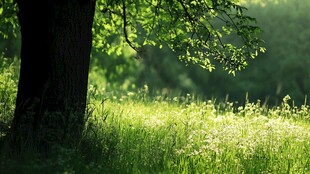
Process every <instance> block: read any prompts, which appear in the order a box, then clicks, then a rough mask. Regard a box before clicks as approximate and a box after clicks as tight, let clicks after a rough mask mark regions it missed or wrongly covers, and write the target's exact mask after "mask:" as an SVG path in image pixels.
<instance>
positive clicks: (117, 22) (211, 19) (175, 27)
mask: <svg viewBox="0 0 310 174" xmlns="http://www.w3.org/2000/svg"><path fill="white" fill-rule="evenodd" d="M0 5H1V6H0V15H1V16H2V17H1V20H0V23H1V28H0V35H2V36H4V37H5V38H7V37H8V31H16V29H17V28H18V26H17V20H16V15H14V13H15V12H16V10H17V9H16V6H15V5H14V1H13V0H3V1H2V3H1V4H0ZM246 10H247V9H246V8H245V7H243V6H240V5H238V2H237V1H236V0H202V1H201V0H177V1H172V0H156V1H153V0H146V1H144V0H116V1H114V0H97V9H96V15H95V22H94V27H93V32H94V41H93V46H94V47H95V48H96V49H97V50H101V51H104V52H106V53H108V54H111V53H113V52H116V53H117V54H121V48H122V46H124V45H125V44H129V46H130V47H132V48H133V49H134V50H136V51H137V57H143V54H144V46H145V45H158V46H159V47H162V45H163V44H167V45H168V47H169V48H170V49H171V50H173V51H174V52H176V53H177V54H178V55H179V59H180V60H181V61H183V62H185V63H186V64H187V63H193V64H199V65H200V66H201V67H203V68H205V69H208V70H210V71H212V70H213V69H214V68H215V64H214V61H218V62H220V63H221V64H222V65H223V67H224V69H225V70H228V71H229V72H230V73H235V71H237V70H241V69H244V68H245V67H246V65H247V60H248V58H255V57H256V56H257V55H258V52H264V51H265V49H264V48H263V47H261V43H262V40H260V39H259V37H258V35H259V33H260V31H261V30H260V28H259V27H258V26H257V24H256V20H255V19H254V18H252V17H250V16H247V15H246V14H245V13H244V11H246ZM14 33H16V32H14ZM229 35H230V36H232V37H233V38H234V39H235V40H240V41H241V42H242V44H241V45H236V44H232V43H229V42H224V40H223V38H225V37H227V36H229ZM111 40H112V42H111Z"/></svg>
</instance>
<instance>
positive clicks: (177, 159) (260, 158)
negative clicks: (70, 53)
mask: <svg viewBox="0 0 310 174" xmlns="http://www.w3.org/2000/svg"><path fill="white" fill-rule="evenodd" d="M2 67H5V68H3V69H2V70H1V74H0V79H1V78H2V79H6V80H4V81H1V82H2V83H0V95H1V99H0V106H1V108H0V120H1V121H3V122H9V120H10V119H11V117H12V113H13V109H14V96H15V93H16V90H15V87H16V80H14V79H16V78H15V77H16V74H15V73H14V72H15V71H14V70H15V69H14V67H15V66H14V65H13V64H12V63H8V62H7V63H2ZM10 79H13V80H10ZM8 84H9V85H8ZM14 85H15V86H14ZM149 96H150V95H149V91H148V89H147V86H145V87H144V88H143V89H140V90H137V91H134V92H115V91H107V90H104V89H96V88H95V87H94V86H92V85H90V88H89V101H88V103H89V104H88V108H89V111H88V116H89V117H88V122H87V124H86V126H85V131H84V137H83V140H81V143H80V144H79V145H77V147H76V149H65V148H57V149H55V154H53V156H52V157H51V158H50V159H46V160H41V159H36V158H35V157H34V158H30V157H32V156H31V154H29V156H26V158H20V159H14V160H12V159H5V158H4V157H2V156H1V157H0V171H1V172H2V173H122V174H123V173H143V174H144V173H184V174H187V173H199V174H200V173H216V174H217V173H227V174H231V173H236V174H239V173H240V174H241V173H245V174H256V173H257V174H258V173H260V174H263V173H276V174H278V173H281V174H282V173H291V174H295V173H296V174H304V173H305V174H307V173H310V158H309V156H310V141H309V140H310V110H309V106H306V105H302V106H299V107H298V106H294V104H293V103H292V102H291V99H290V98H289V96H286V97H285V98H284V99H283V102H282V104H281V105H280V106H278V107H272V108H268V107H267V106H264V105H261V104H260V102H259V101H258V102H254V103H253V102H249V101H247V102H246V103H245V104H244V105H242V106H235V104H234V103H232V102H228V101H226V102H216V101H215V100H202V99H198V98H197V97H196V96H195V95H191V94H187V95H185V96H172V97H163V96H162V95H158V96H154V97H149ZM29 159H32V160H29Z"/></svg>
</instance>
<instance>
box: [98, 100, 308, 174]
mask: <svg viewBox="0 0 310 174" xmlns="http://www.w3.org/2000/svg"><path fill="white" fill-rule="evenodd" d="M131 97H132V96H131ZM187 97H189V96H187ZM185 98H186V96H185ZM285 102H286V103H285ZM98 104H99V105H102V103H99V102H98ZM286 104H287V101H284V102H283V105H282V106H280V107H278V108H270V109H268V108H265V107H264V106H260V104H259V103H247V104H245V106H243V107H239V108H237V109H234V108H233V104H232V103H227V104H224V105H225V106H226V108H225V107H223V106H221V107H219V106H218V104H216V103H215V102H214V101H211V100H210V101H205V102H204V101H199V100H192V101H191V102H178V100H177V99H176V98H174V99H173V98H172V99H164V100H163V99H160V100H157V99H156V98H155V99H153V100H146V101H145V100H140V101H137V100H132V99H130V98H126V97H123V100H117V99H115V98H114V99H112V100H109V99H108V100H106V101H105V102H104V111H105V113H109V114H108V115H106V116H107V118H106V119H105V126H107V127H111V128H113V129H114V131H115V132H114V133H113V134H117V136H115V135H113V136H112V137H114V138H115V137H117V141H116V144H114V147H113V149H114V151H113V153H114V154H113V159H111V163H112V164H111V165H110V166H112V168H111V170H114V171H118V172H120V171H121V172H125V173H145V172H147V173H161V172H162V173H289V172H290V173H307V172H310V168H309V167H310V161H309V159H308V156H309V155H310V143H309V140H310V127H309V109H308V108H307V106H302V107H301V108H298V107H288V106H287V105H286ZM100 113H102V112H96V113H95V114H94V115H96V117H102V116H100ZM287 113H290V114H292V115H287ZM294 114H295V116H293V115H294Z"/></svg>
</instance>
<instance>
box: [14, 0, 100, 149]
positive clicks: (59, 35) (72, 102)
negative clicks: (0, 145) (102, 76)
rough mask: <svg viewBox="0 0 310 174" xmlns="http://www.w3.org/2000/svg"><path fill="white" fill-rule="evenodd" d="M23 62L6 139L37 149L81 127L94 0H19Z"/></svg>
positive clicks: (76, 135) (74, 135)
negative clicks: (14, 106) (12, 116)
mask: <svg viewBox="0 0 310 174" xmlns="http://www.w3.org/2000/svg"><path fill="white" fill-rule="evenodd" d="M17 5H18V9H19V12H18V20H19V23H20V28H21V36H22V42H21V67H20V79H19V84H18V93H17V99H16V109H15V115H14V118H13V122H12V125H11V133H10V136H9V137H10V142H11V145H13V146H14V147H13V148H14V150H17V151H23V150H27V149H28V148H35V149H38V150H41V149H45V150H46V148H48V147H49V146H50V145H52V144H56V145H63V144H66V143H68V142H71V141H72V140H73V142H74V140H77V139H78V138H79V137H80V135H81V131H82V129H83V125H84V114H85V109H86V97H87V82H88V70H89V61H90V52H91V46H92V22H93V18H94V11H95V0H43V1H42V0H27V1H26V0H17Z"/></svg>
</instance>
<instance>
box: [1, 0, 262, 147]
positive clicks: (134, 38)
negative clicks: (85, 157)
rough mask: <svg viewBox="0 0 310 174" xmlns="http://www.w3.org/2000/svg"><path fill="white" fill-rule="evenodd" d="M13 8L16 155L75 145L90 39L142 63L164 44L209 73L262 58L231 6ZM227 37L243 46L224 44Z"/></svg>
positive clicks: (53, 4)
mask: <svg viewBox="0 0 310 174" xmlns="http://www.w3.org/2000/svg"><path fill="white" fill-rule="evenodd" d="M4 4H5V5H4ZM8 4H9V5H8ZM16 4H17V8H16V9H18V10H17V17H18V22H19V25H20V32H21V38H22V41H21V70H20V80H19V85H18V94H17V99H16V109H15V115H14V119H13V123H12V126H11V132H10V136H9V138H10V142H11V145H14V147H13V148H14V150H23V149H22V147H25V148H29V147H34V148H35V149H38V150H43V151H46V149H45V148H46V147H49V145H51V144H58V145H63V144H68V142H75V140H78V139H79V137H80V135H81V132H82V130H83V125H84V113H85V109H86V95H87V81H88V68H89V60H90V51H91V46H92V33H94V40H93V45H94V46H95V48H96V49H98V50H103V51H106V52H108V53H109V52H119V51H120V48H121V46H122V45H123V44H128V45H129V46H130V47H131V48H132V49H134V50H135V51H136V52H137V56H138V57H143V56H144V54H145V46H146V45H159V47H162V46H163V45H164V44H165V45H167V46H168V47H169V48H170V49H171V50H172V51H174V52H175V53H176V54H177V55H179V59H180V60H181V61H183V62H185V63H186V64H188V63H193V64H198V65H200V66H201V67H203V68H205V69H208V70H210V71H212V70H213V69H214V68H215V61H217V62H219V63H220V64H222V66H223V67H224V69H225V70H227V71H228V72H229V73H232V74H234V73H235V72H236V71H238V70H242V69H243V68H245V67H246V65H247V59H248V58H255V57H256V56H257V55H258V52H259V51H264V48H262V47H260V43H261V40H260V39H259V38H258V37H257V35H258V34H259V32H260V29H259V28H258V27H257V26H256V23H255V22H256V21H255V19H254V18H251V17H249V16H247V15H245V14H244V11H245V10H246V8H244V7H242V6H240V5H238V4H237V3H236V2H235V1H233V0H226V1H222V0H204V1H198V0H197V1H186V0H178V1H170V0H158V1H130V0H128V1H125V0H118V1H112V0H111V1H97V2H95V1H94V0H71V1H69V0H56V1H55V0H53V1H52V0H48V1H44V2H42V1H39V0H29V1H23V0H17V1H16ZM37 4H40V5H41V7H44V8H38V7H37ZM10 5H12V6H14V3H13V1H10V0H7V1H3V3H2V6H1V7H0V9H1V11H5V10H7V9H8V8H9V7H10ZM95 7H97V8H95ZM13 9H15V8H13ZM95 11H96V13H95ZM38 16H40V18H38ZM94 16H95V18H94ZM40 19H44V20H40ZM93 19H95V22H94V23H93ZM138 29H139V30H138ZM226 36H230V37H233V38H235V39H239V40H240V41H241V43H242V44H232V43H230V42H224V40H223V39H222V38H224V37H226ZM110 40H113V42H108V41H110ZM72 140H74V141H72Z"/></svg>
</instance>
